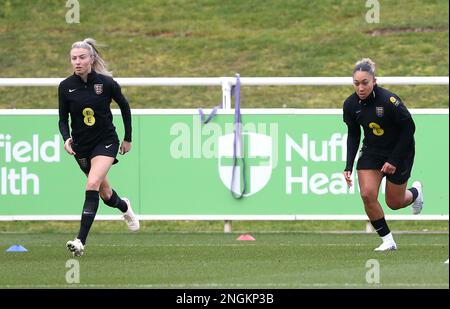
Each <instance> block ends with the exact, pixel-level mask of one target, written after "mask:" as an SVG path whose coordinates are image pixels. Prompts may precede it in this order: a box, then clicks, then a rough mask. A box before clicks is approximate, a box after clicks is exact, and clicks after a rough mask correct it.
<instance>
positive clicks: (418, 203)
mask: <svg viewBox="0 0 450 309" xmlns="http://www.w3.org/2000/svg"><path fill="white" fill-rule="evenodd" d="M412 186H413V187H414V188H416V189H417V192H419V195H417V198H416V200H415V201H414V202H413V203H412V205H411V207H412V211H413V214H415V215H418V214H420V212H421V211H422V208H423V188H422V184H421V183H420V181H414V182H413V184H412Z"/></svg>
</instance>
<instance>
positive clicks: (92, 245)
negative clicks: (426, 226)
mask: <svg viewBox="0 0 450 309" xmlns="http://www.w3.org/2000/svg"><path fill="white" fill-rule="evenodd" d="M245 245H248V246H252V247H253V246H270V247H275V246H281V247H296V246H299V247H371V246H374V244H360V243H351V244H332V243H327V244H317V243H316V244H307V243H304V244H297V243H277V244H274V243H261V242H257V243H255V242H252V243H248V242H247V243H238V244H89V247H119V248H120V247H124V248H136V247H183V248H184V247H244V246H245ZM446 245H447V246H448V244H445V243H441V244H439V243H435V244H424V243H420V244H400V245H399V246H400V247H417V246H431V247H440V246H446ZM35 246H36V247H55V245H52V244H42V245H35Z"/></svg>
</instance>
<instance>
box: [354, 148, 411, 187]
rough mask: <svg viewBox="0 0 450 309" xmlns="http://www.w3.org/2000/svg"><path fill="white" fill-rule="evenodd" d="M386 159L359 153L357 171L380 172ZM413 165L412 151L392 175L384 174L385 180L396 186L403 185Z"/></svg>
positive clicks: (380, 156)
mask: <svg viewBox="0 0 450 309" xmlns="http://www.w3.org/2000/svg"><path fill="white" fill-rule="evenodd" d="M387 159H388V157H386V156H382V155H376V154H367V153H365V152H361V151H360V157H359V159H358V163H357V165H356V169H357V170H381V168H382V167H383V165H384V163H386V160H387ZM413 164H414V151H413V152H412V153H410V154H409V155H408V156H406V157H405V158H404V159H403V160H401V161H400V162H399V164H398V166H396V169H395V173H394V174H385V176H386V179H387V180H389V181H390V182H392V183H395V184H396V185H401V184H404V183H405V182H407V181H408V179H409V177H410V176H411V170H412V167H413Z"/></svg>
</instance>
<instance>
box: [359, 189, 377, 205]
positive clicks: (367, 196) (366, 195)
mask: <svg viewBox="0 0 450 309" xmlns="http://www.w3.org/2000/svg"><path fill="white" fill-rule="evenodd" d="M361 199H362V201H363V203H364V205H371V204H373V203H375V202H376V201H377V196H376V195H375V194H372V193H370V192H361Z"/></svg>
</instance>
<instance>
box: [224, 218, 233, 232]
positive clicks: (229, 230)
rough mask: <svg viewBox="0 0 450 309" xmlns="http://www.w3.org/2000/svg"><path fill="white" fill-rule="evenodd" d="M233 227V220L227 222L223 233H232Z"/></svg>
mask: <svg viewBox="0 0 450 309" xmlns="http://www.w3.org/2000/svg"><path fill="white" fill-rule="evenodd" d="M231 230H232V227H231V220H225V224H224V226H223V232H224V233H231Z"/></svg>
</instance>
